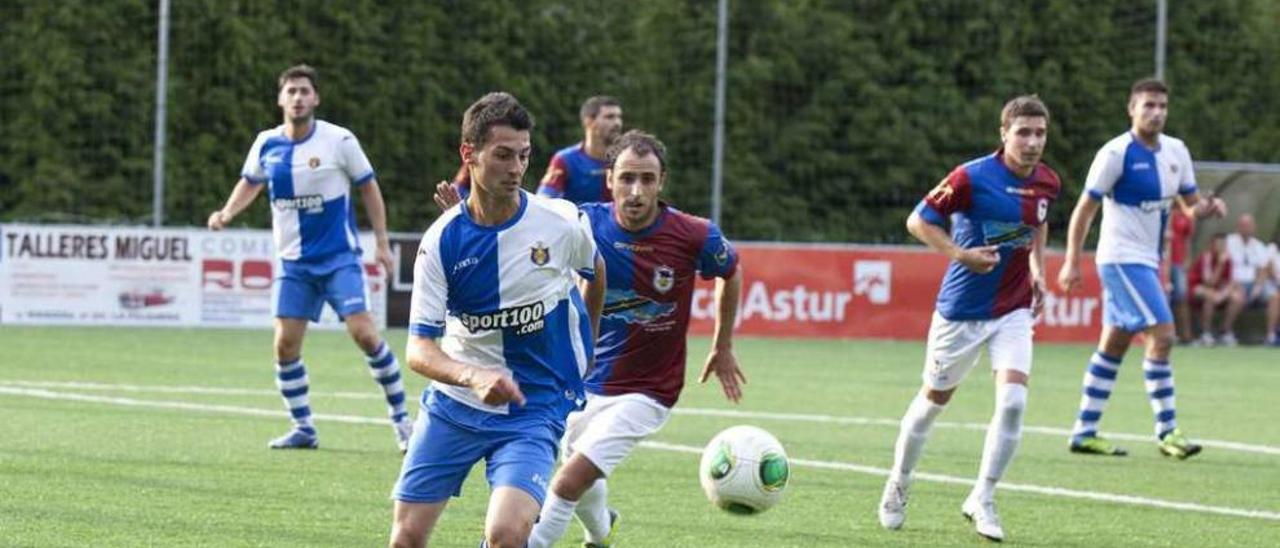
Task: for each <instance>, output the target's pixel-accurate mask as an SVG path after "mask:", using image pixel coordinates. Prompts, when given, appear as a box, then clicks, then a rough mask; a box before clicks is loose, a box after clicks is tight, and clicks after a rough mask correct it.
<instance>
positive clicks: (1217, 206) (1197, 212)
mask: <svg viewBox="0 0 1280 548" xmlns="http://www.w3.org/2000/svg"><path fill="white" fill-rule="evenodd" d="M1178 206H1179V207H1181V208H1182V212H1183V213H1186V214H1187V216H1188V217H1191V218H1192V219H1203V218H1205V217H1219V218H1221V217H1226V216H1227V203H1226V202H1224V201H1223V200H1222V198H1219V197H1217V196H1215V195H1213V194H1209V195H1208V196H1200V195H1199V194H1197V193H1191V194H1187V195H1185V196H1178Z"/></svg>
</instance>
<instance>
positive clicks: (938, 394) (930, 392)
mask: <svg viewBox="0 0 1280 548" xmlns="http://www.w3.org/2000/svg"><path fill="white" fill-rule="evenodd" d="M955 393H956V389H955V388H954V387H953V388H948V389H946V390H935V389H933V388H926V389H925V393H924V397H925V398H928V400H929V401H931V402H933V403H934V404H935V405H946V404H947V402H950V401H951V396H952V395H954V394H955Z"/></svg>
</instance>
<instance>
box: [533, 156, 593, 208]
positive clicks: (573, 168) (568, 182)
mask: <svg viewBox="0 0 1280 548" xmlns="http://www.w3.org/2000/svg"><path fill="white" fill-rule="evenodd" d="M606 167H607V166H605V165H604V160H597V159H595V158H592V157H591V155H589V154H587V151H586V150H585V149H583V145H582V143H578V144H575V145H573V146H570V147H565V148H563V149H561V150H560V151H559V152H556V154H555V156H552V157H551V163H550V164H549V165H547V174H546V175H543V176H542V182H541V183H539V184H538V194H539V195H541V196H547V197H551V198H563V199H565V200H569V201H570V202H573V203H575V204H578V205H582V204H590V203H595V202H607V201H609V200H610V196H609V190H608V188H607V187H605V183H604V171H605V168H606Z"/></svg>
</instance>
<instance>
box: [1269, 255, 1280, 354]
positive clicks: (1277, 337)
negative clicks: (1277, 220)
mask: <svg viewBox="0 0 1280 548" xmlns="http://www.w3.org/2000/svg"><path fill="white" fill-rule="evenodd" d="M1267 252H1268V254H1269V255H1270V256H1271V261H1270V262H1269V264H1268V270H1269V273H1270V274H1271V279H1270V284H1271V287H1272V288H1276V287H1277V286H1280V248H1277V247H1276V244H1275V243H1271V244H1270V245H1268V246H1267ZM1277 329H1280V291H1272V292H1271V298H1270V299H1268V300H1267V344H1269V345H1271V346H1280V331H1277Z"/></svg>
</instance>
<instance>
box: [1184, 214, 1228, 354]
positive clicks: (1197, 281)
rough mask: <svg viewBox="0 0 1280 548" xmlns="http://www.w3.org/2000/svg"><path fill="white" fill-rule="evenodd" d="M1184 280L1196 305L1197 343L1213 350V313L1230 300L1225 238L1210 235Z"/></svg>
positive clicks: (1223, 236) (1221, 234) (1222, 235)
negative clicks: (1198, 307)
mask: <svg viewBox="0 0 1280 548" xmlns="http://www.w3.org/2000/svg"><path fill="white" fill-rule="evenodd" d="M1187 280H1188V282H1189V286H1190V290H1191V291H1190V293H1191V298H1193V299H1196V300H1198V301H1200V341H1199V344H1200V345H1203V346H1213V344H1214V342H1215V339H1214V338H1213V311H1214V310H1217V309H1218V308H1219V307H1221V306H1223V305H1224V304H1226V303H1227V300H1228V299H1230V298H1231V257H1230V255H1228V254H1227V235H1226V234H1225V233H1222V232H1219V233H1217V234H1214V235H1213V240H1212V241H1210V242H1209V249H1206V250H1204V251H1203V252H1201V253H1200V256H1199V257H1196V260H1195V262H1194V263H1192V265H1191V270H1190V272H1188V276H1187Z"/></svg>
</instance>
